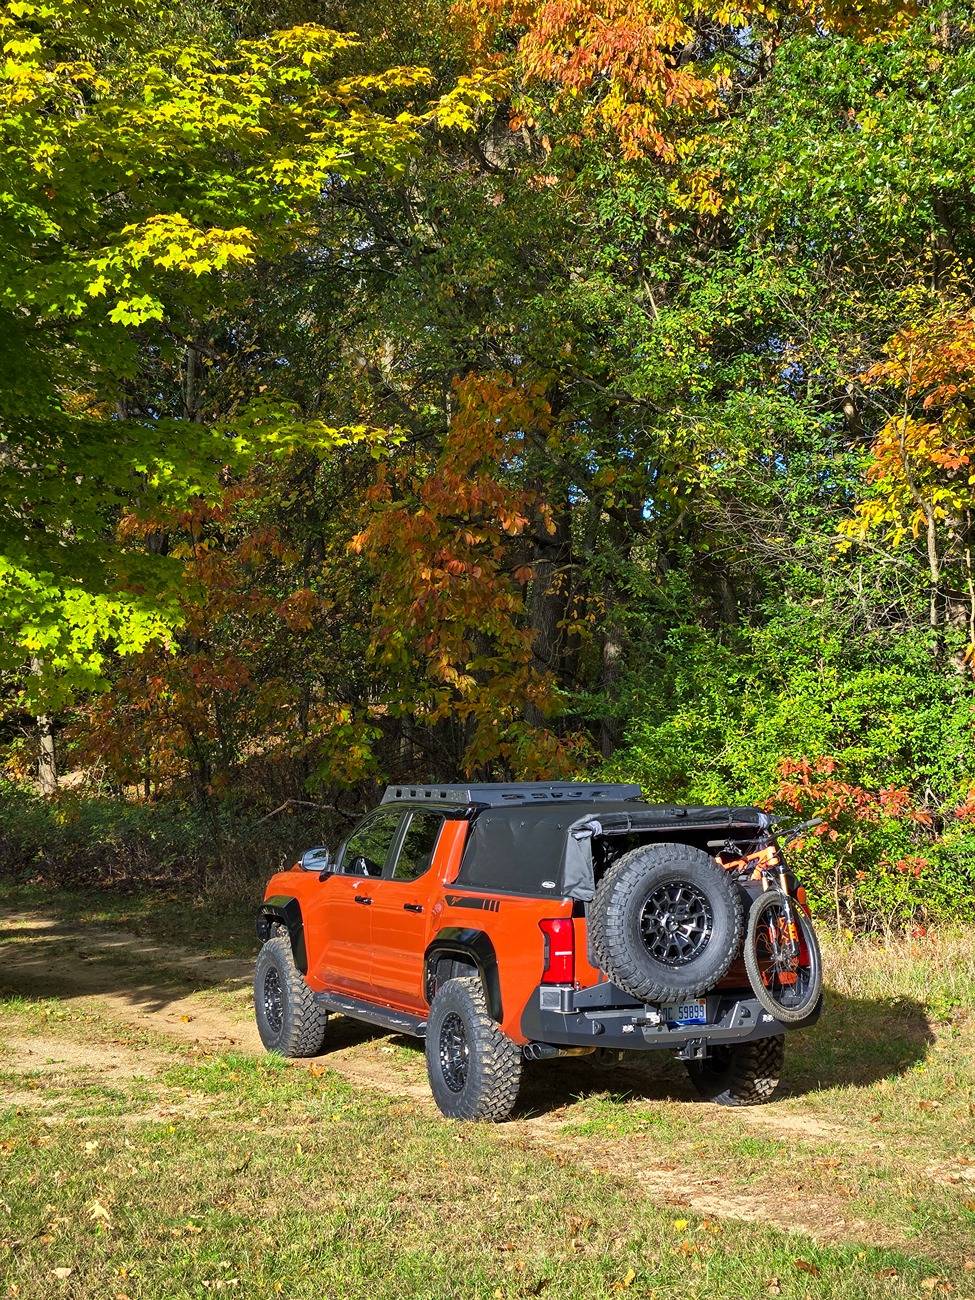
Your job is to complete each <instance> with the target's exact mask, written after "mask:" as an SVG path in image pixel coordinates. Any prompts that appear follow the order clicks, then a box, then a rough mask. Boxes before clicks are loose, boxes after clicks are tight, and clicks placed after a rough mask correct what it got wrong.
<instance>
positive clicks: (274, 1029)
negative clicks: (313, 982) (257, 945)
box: [254, 934, 328, 1057]
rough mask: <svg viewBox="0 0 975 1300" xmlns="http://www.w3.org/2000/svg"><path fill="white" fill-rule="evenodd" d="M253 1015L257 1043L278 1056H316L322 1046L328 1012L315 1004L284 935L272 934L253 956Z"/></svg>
mask: <svg viewBox="0 0 975 1300" xmlns="http://www.w3.org/2000/svg"><path fill="white" fill-rule="evenodd" d="M254 1015H255V1018H256V1020H257V1032H258V1033H259V1034H260V1035H261V1042H262V1043H263V1044H264V1046H265V1047H266V1048H267V1050H268V1051H269V1052H276V1053H277V1054H278V1055H279V1056H289V1057H301V1056H317V1055H318V1054H319V1052H321V1050H322V1047H323V1045H324V1043H325V1026H326V1024H327V1023H328V1012H327V1011H326V1010H325V1008H324V1007H322V1006H320V1005H319V1004H318V1003H317V1002H316V1001H315V995H314V993H313V992H312V991H311V989H310V988H309V987H308V985H307V984H306V983H305V979H304V976H303V975H302V973H301V971H300V970H299V969H298V967H297V966H296V965H295V961H294V957H293V956H292V953H291V940H290V938H289V937H288V935H287V934H279V935H276V936H275V937H274V938H273V939H268V941H267V943H265V944H264V946H263V947H262V948H261V951H260V952H259V953H258V954H257V965H256V967H255V968H254Z"/></svg>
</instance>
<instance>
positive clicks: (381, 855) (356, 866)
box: [342, 812, 401, 876]
mask: <svg viewBox="0 0 975 1300" xmlns="http://www.w3.org/2000/svg"><path fill="white" fill-rule="evenodd" d="M400 815H401V814H400V813H398V812H387V813H377V815H376V816H375V817H370V818H369V820H368V821H367V822H364V823H363V824H362V825H361V826H359V827H358V828H357V829H356V830H354V831H353V832H352V834H351V835H350V836H349V838H348V840H346V843H345V852H344V853H343V854H342V870H343V871H344V872H346V873H347V874H349V875H353V876H381V875H382V873H383V867H384V866H385V865H386V859H387V858H388V857H389V849H390V846H391V844H392V843H393V837H394V836H395V834H396V830H397V827H398V826H399V820H400Z"/></svg>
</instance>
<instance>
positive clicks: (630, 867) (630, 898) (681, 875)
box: [588, 844, 744, 1003]
mask: <svg viewBox="0 0 975 1300" xmlns="http://www.w3.org/2000/svg"><path fill="white" fill-rule="evenodd" d="M743 918H744V908H743V905H742V899H741V892H740V890H739V888H738V886H737V884H736V883H735V881H734V880H733V879H732V878H731V876H730V875H729V873H728V872H727V871H725V870H724V868H723V867H720V866H718V864H717V862H715V860H714V858H712V857H711V856H710V855H709V854H707V853H705V852H704V851H703V850H701V849H694V848H691V847H690V845H688V844H645V845H643V846H642V847H640V848H637V849H632V850H631V851H630V852H629V853H624V854H623V856H622V857H621V858H620V859H619V860H618V861H617V862H615V863H614V864H613V865H612V867H610V869H609V870H608V871H607V872H606V874H605V875H604V876H603V878H602V879H601V880H600V882H599V884H598V885H597V886H596V895H595V898H594V899H593V901H592V903H591V904H590V906H589V920H588V925H589V942H590V946H591V949H592V955H593V956H594V957H595V959H596V963H597V965H598V966H599V967H600V968H601V969H602V970H604V971H605V972H606V974H607V975H608V976H609V977H610V979H611V980H612V981H613V982H614V983H615V984H617V985H619V987H620V988H621V989H625V991H626V992H627V993H630V994H631V995H632V996H633V997H636V998H640V999H641V1000H642V1001H644V1002H656V1003H665V1002H678V1001H680V1000H681V999H682V998H686V997H696V996H697V994H699V993H703V992H704V990H705V989H709V988H712V987H713V986H714V985H715V984H717V982H718V980H720V979H721V978H722V976H724V975H725V974H726V972H727V970H728V968H729V966H730V965H731V963H732V962H733V961H734V960H735V958H736V957H737V955H738V953H739V952H740V950H741V939H742V929H743Z"/></svg>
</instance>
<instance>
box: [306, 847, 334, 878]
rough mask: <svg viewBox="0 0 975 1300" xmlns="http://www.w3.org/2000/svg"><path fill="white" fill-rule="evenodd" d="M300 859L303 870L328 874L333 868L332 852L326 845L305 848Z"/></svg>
mask: <svg viewBox="0 0 975 1300" xmlns="http://www.w3.org/2000/svg"><path fill="white" fill-rule="evenodd" d="M298 861H299V865H300V866H301V869H302V870H303V871H319V872H321V873H322V875H327V874H328V872H330V871H331V870H332V854H331V852H330V850H329V849H326V848H325V847H324V846H319V847H318V848H316V849H305V851H304V853H303V854H302V855H301V857H300V858H299V860H298Z"/></svg>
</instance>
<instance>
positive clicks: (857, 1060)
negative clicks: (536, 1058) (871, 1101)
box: [326, 993, 934, 1117]
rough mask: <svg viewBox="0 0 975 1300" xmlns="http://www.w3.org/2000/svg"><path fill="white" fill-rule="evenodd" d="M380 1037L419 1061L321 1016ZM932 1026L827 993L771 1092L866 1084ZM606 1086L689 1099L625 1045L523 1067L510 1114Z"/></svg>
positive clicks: (917, 1013) (664, 1067)
mask: <svg viewBox="0 0 975 1300" xmlns="http://www.w3.org/2000/svg"><path fill="white" fill-rule="evenodd" d="M383 1037H387V1038H388V1039H389V1041H390V1042H391V1043H393V1044H395V1045H396V1046H398V1047H403V1048H406V1049H407V1050H410V1051H412V1052H413V1053H415V1057H416V1068H417V1070H418V1071H420V1070H422V1069H423V1068H424V1061H423V1044H422V1043H421V1042H420V1041H419V1040H417V1039H415V1038H405V1037H402V1036H400V1035H392V1036H389V1035H384V1034H383V1031H382V1030H381V1029H376V1028H373V1027H372V1026H369V1025H365V1024H362V1023H360V1022H357V1021H354V1020H349V1019H347V1018H346V1017H344V1016H335V1017H333V1018H332V1020H331V1021H330V1022H329V1031H328V1042H327V1047H326V1059H327V1054H328V1051H329V1050H332V1051H338V1050H340V1049H341V1048H345V1047H352V1046H355V1045H357V1044H359V1043H365V1042H370V1041H375V1040H377V1039H380V1038H383ZM933 1042H934V1032H933V1030H932V1028H931V1022H930V1020H929V1017H928V1014H927V1012H926V1011H925V1008H924V1007H923V1006H922V1005H921V1004H920V1003H919V1002H915V1001H911V1000H909V999H902V998H890V999H876V1000H873V999H866V998H863V999H861V998H848V997H843V996H842V995H840V994H837V993H827V998H826V1004H825V1007H824V1010H823V1015H822V1016H821V1018H820V1020H819V1022H818V1024H817V1025H815V1026H814V1027H813V1028H811V1029H808V1030H801V1029H800V1030H795V1031H792V1032H790V1033H789V1034H788V1035H787V1038H786V1060H785V1070H784V1072H783V1079H782V1085H781V1087H780V1089H779V1091H778V1093H777V1094H776V1097H777V1098H786V1097H801V1096H807V1095H811V1094H814V1093H817V1092H822V1091H826V1090H829V1089H832V1088H849V1089H854V1090H856V1089H860V1088H869V1087H870V1086H871V1085H872V1084H875V1083H878V1082H880V1081H881V1080H883V1079H887V1078H892V1077H896V1076H897V1075H898V1074H902V1073H903V1072H905V1071H906V1070H909V1069H911V1068H912V1067H913V1066H914V1065H916V1064H917V1063H918V1062H919V1061H922V1060H923V1059H924V1058H925V1056H926V1055H927V1052H928V1049H929V1047H930V1046H931V1044H932V1043H933ZM607 1092H608V1093H611V1094H612V1095H614V1096H620V1097H625V1098H628V1099H631V1100H636V1101H640V1100H643V1101H697V1100H698V1095H697V1093H696V1092H695V1091H694V1088H693V1087H692V1085H691V1083H690V1080H689V1078H688V1076H687V1073H686V1071H685V1069H684V1067H683V1066H682V1065H681V1063H680V1062H679V1061H677V1060H675V1059H674V1057H673V1056H672V1055H671V1053H670V1052H666V1051H647V1052H628V1053H626V1055H625V1057H624V1060H623V1062H622V1063H620V1064H619V1065H617V1066H613V1067H609V1068H607V1067H605V1066H600V1065H598V1064H597V1063H596V1061H595V1059H594V1058H593V1057H588V1056H582V1057H561V1058H558V1059H555V1060H552V1061H542V1062H539V1063H537V1064H532V1065H528V1066H526V1067H525V1071H524V1075H523V1077H522V1087H521V1095H520V1098H519V1102H518V1111H517V1114H518V1115H519V1116H520V1117H525V1116H527V1115H538V1114H545V1113H547V1112H550V1111H553V1110H558V1109H560V1108H561V1107H564V1106H566V1105H568V1104H570V1103H572V1102H574V1101H579V1100H582V1099H584V1098H586V1097H591V1096H598V1095H600V1094H605V1093H607Z"/></svg>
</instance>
